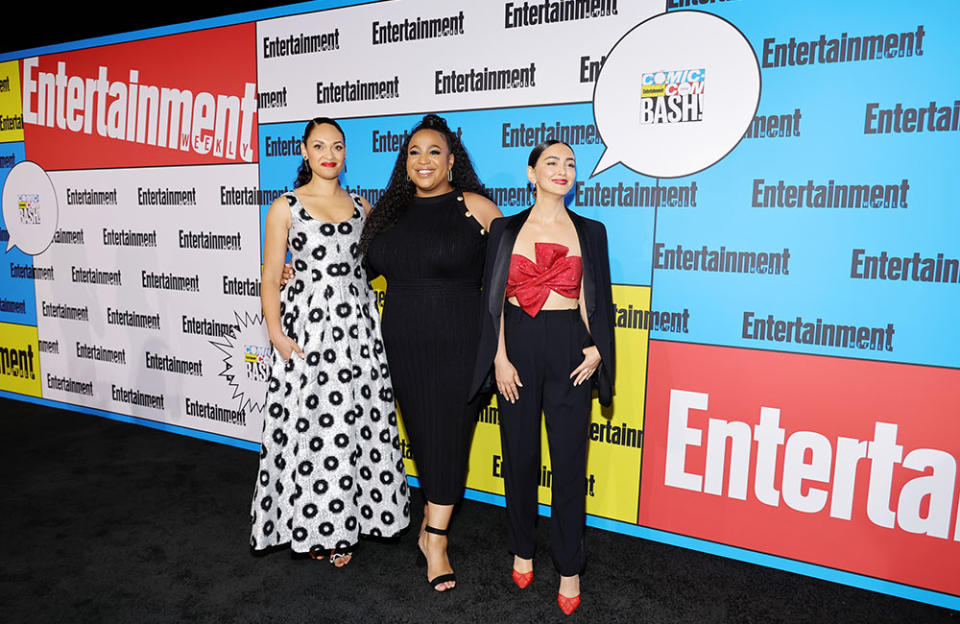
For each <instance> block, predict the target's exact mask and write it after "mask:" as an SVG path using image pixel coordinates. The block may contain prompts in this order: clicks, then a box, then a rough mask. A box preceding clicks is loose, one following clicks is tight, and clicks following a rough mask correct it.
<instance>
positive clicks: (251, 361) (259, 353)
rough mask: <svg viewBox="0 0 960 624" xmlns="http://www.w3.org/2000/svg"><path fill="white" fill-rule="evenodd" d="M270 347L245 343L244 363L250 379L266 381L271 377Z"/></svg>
mask: <svg viewBox="0 0 960 624" xmlns="http://www.w3.org/2000/svg"><path fill="white" fill-rule="evenodd" d="M269 360H270V347H269V346H264V345H259V344H248V345H243V365H244V370H245V372H246V373H247V379H249V380H250V381H259V382H265V381H267V379H268V378H269V377H270V367H269V364H268V362H269Z"/></svg>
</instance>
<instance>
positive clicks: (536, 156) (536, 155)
mask: <svg viewBox="0 0 960 624" xmlns="http://www.w3.org/2000/svg"><path fill="white" fill-rule="evenodd" d="M558 143H559V144H560V145H566V146H567V147H568V148H569V149H570V151H571V152H572V151H573V148H572V147H570V146H569V145H568V144H567V143H566V142H564V141H559V140H557V139H547V140H546V141H541V142H540V144H539V145H537V146H536V147H535V148H533V149H532V150H530V157H529V158H527V164H528V165H530V166H531V167H536V166H537V161H538V160H540V154H542V153H543V152H544V150H546V149H547V148H548V147H553V146H554V145H557V144H558Z"/></svg>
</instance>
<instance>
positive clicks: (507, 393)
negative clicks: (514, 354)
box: [493, 357, 523, 403]
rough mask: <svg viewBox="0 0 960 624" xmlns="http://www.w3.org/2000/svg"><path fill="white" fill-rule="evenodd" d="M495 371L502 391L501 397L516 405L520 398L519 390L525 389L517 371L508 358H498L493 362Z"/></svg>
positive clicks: (498, 385)
mask: <svg viewBox="0 0 960 624" xmlns="http://www.w3.org/2000/svg"><path fill="white" fill-rule="evenodd" d="M493 370H494V374H495V375H496V378H497V389H498V390H499V391H500V396H502V397H503V398H505V399H506V400H508V401H510V402H511V403H516V402H517V399H519V398H520V394H519V391H518V390H517V388H518V387H519V388H522V387H523V384H522V383H520V375H519V374H518V373H517V369H516V368H514V367H513V364H511V363H510V360H508V359H507V358H506V357H496V358H494V360H493Z"/></svg>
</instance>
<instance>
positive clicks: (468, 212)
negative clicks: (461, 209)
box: [463, 210, 473, 217]
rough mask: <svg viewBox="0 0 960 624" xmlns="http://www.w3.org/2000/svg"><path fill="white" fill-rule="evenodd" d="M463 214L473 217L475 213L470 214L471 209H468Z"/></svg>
mask: <svg viewBox="0 0 960 624" xmlns="http://www.w3.org/2000/svg"><path fill="white" fill-rule="evenodd" d="M463 216H465V217H472V216H473V215H472V214H470V211H469V210H468V211H466V212H465V213H463Z"/></svg>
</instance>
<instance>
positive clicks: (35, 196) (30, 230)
mask: <svg viewBox="0 0 960 624" xmlns="http://www.w3.org/2000/svg"><path fill="white" fill-rule="evenodd" d="M59 213H60V211H59V208H58V206H57V193H56V191H54V189H53V182H51V181H50V176H48V175H47V172H46V171H44V170H43V168H42V167H41V166H40V165H38V164H37V163H35V162H31V161H29V160H24V161H22V162H18V163H17V164H16V165H14V166H13V169H11V170H10V173H9V174H8V175H7V179H6V182H4V185H3V222H4V223H5V224H6V226H7V231H8V232H10V240H9V241H7V249H6V251H10V250H11V249H13V248H14V246H16V247H19V248H20V251H22V252H23V253H25V254H29V255H31V256H35V255H37V254H40V253H43V252H44V251H45V250H46V249H47V247H49V246H50V243H52V242H53V235H54V234H55V233H56V231H57V220H58V218H59Z"/></svg>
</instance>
